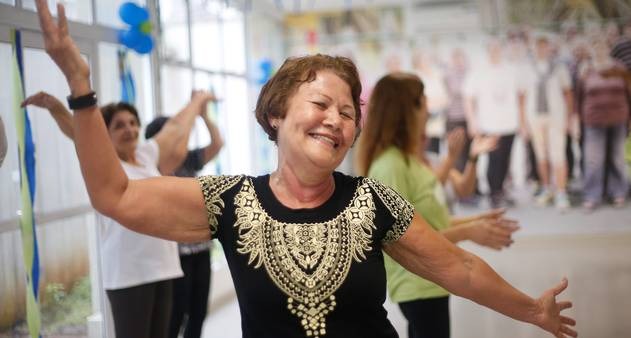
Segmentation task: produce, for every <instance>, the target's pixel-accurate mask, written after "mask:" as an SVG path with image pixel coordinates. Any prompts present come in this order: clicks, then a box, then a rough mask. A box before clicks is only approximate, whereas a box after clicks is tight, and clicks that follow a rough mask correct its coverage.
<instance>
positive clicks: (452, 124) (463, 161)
mask: <svg viewBox="0 0 631 338" xmlns="http://www.w3.org/2000/svg"><path fill="white" fill-rule="evenodd" d="M458 127H462V128H464V131H465V135H466V136H465V141H464V147H462V152H461V153H460V156H458V159H457V160H456V163H455V164H454V167H455V168H456V169H458V171H460V172H464V168H465V167H466V166H467V161H468V160H469V149H470V148H471V141H472V139H471V138H470V137H469V134H468V133H467V121H447V133H449V132H450V131H452V130H454V129H456V128H458Z"/></svg>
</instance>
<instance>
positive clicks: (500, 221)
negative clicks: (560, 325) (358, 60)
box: [357, 73, 518, 338]
mask: <svg viewBox="0 0 631 338" xmlns="http://www.w3.org/2000/svg"><path fill="white" fill-rule="evenodd" d="M423 89H424V88H423V83H422V82H421V80H420V79H419V78H418V77H417V76H416V75H412V74H405V73H395V74H390V75H386V76H385V77H383V78H382V79H381V80H379V82H378V83H377V84H376V86H375V88H374V90H373V92H372V95H371V98H370V102H369V104H368V114H367V120H366V124H365V126H364V131H363V134H362V136H361V138H360V141H359V149H358V163H357V164H358V168H359V174H360V175H367V176H369V177H372V178H375V179H377V180H379V181H381V183H384V184H386V185H388V186H390V187H392V188H393V189H394V190H396V191H397V192H398V193H399V194H401V196H402V197H404V198H405V199H407V200H408V201H409V202H410V203H411V204H412V205H413V206H414V208H415V209H416V210H417V211H418V212H419V213H421V214H422V215H423V218H424V219H425V220H426V221H427V222H428V223H429V224H430V225H431V226H432V227H433V228H434V229H436V230H437V231H440V232H441V233H442V234H443V235H444V236H445V237H446V238H447V239H449V240H450V241H451V242H454V243H456V242H459V241H463V240H472V241H474V242H476V243H478V244H480V245H484V246H488V247H491V248H494V249H501V248H503V247H506V246H508V245H510V244H511V243H512V239H511V234H512V233H513V232H514V231H515V230H517V229H518V227H517V226H516V225H515V224H514V222H512V221H509V220H506V219H504V218H503V217H502V214H503V212H498V211H496V212H490V213H487V214H483V215H480V216H477V217H469V218H466V219H450V216H449V210H448V208H447V205H446V203H445V199H444V191H443V188H442V185H441V183H440V181H439V180H438V179H437V177H436V174H434V172H433V171H432V170H431V169H430V167H429V165H428V163H427V161H426V160H425V159H424V156H418V154H419V150H420V149H419V147H420V145H421V144H423V141H424V130H425V124H426V122H427V116H428V114H427V109H426V102H425V101H426V100H425V96H424V93H423ZM483 148H484V147H476V146H473V147H472V149H473V153H472V154H471V155H472V158H473V159H474V158H476V157H477V155H478V153H477V152H479V151H483V150H484V149H483ZM384 259H385V263H386V264H385V265H386V272H387V277H388V291H389V294H390V298H391V299H392V300H393V301H394V302H397V303H398V304H399V307H400V308H401V311H402V312H403V315H404V316H405V317H406V319H407V320H408V336H409V337H410V338H418V337H431V338H447V337H449V331H450V329H449V293H448V292H447V290H445V289H443V288H441V287H439V286H438V285H436V284H433V283H431V282H429V281H427V280H424V279H422V278H420V277H418V276H416V275H414V274H412V273H410V272H408V271H407V270H406V269H405V268H403V267H402V266H401V265H399V264H397V263H396V262H395V261H394V260H393V259H392V258H390V257H389V256H387V255H385V256H384Z"/></svg>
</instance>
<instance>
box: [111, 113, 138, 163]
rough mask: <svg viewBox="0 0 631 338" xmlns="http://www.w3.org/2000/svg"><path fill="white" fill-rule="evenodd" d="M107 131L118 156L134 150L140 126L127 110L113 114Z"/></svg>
mask: <svg viewBox="0 0 631 338" xmlns="http://www.w3.org/2000/svg"><path fill="white" fill-rule="evenodd" d="M107 130H108V132H109V134H110V139H111V140H112V143H113V144H114V148H116V152H117V153H118V154H119V156H120V154H128V153H130V152H133V151H135V150H136V146H137V145H138V133H139V130H140V126H139V125H138V120H136V116H134V115H133V114H132V113H130V112H129V111H127V110H121V111H119V112H117V113H115V114H114V117H112V121H111V122H110V125H109V127H108V128H107Z"/></svg>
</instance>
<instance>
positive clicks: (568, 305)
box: [558, 301, 572, 311]
mask: <svg viewBox="0 0 631 338" xmlns="http://www.w3.org/2000/svg"><path fill="white" fill-rule="evenodd" d="M558 305H559V311H563V310H565V309H569V308H571V307H572V302H568V301H564V302H559V303H558Z"/></svg>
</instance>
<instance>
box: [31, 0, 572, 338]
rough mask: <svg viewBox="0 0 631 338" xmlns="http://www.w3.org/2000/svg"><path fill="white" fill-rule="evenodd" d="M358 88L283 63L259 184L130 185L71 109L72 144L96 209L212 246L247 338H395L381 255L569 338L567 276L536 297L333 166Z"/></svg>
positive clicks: (348, 77)
mask: <svg viewBox="0 0 631 338" xmlns="http://www.w3.org/2000/svg"><path fill="white" fill-rule="evenodd" d="M37 4H38V15H39V18H40V24H41V26H42V30H43V32H44V37H45V43H46V51H47V52H48V54H49V55H50V56H51V58H52V59H53V60H54V61H55V62H56V63H57V65H58V66H59V68H60V69H61V70H62V72H63V73H64V75H65V76H66V78H67V80H68V84H69V85H70V89H71V92H72V96H74V97H77V96H81V95H85V94H87V93H89V92H90V91H91V88H90V79H89V78H90V70H89V67H88V65H87V64H86V63H85V61H84V60H83V59H82V58H81V56H80V55H79V53H78V51H77V48H76V46H75V44H74V42H73V41H72V39H71V38H70V37H69V35H68V29H67V24H66V19H65V16H64V12H63V6H59V7H58V9H59V22H58V23H55V21H54V19H53V18H52V15H51V14H50V12H49V10H48V7H47V4H46V0H38V2H37ZM360 93H361V85H360V84H359V77H358V75H357V69H356V68H355V66H354V65H353V63H352V62H351V61H350V60H348V59H346V58H342V57H331V56H326V55H315V56H305V57H300V58H294V59H289V60H287V61H286V62H285V63H284V64H283V66H281V67H280V69H279V70H278V72H277V73H276V74H275V75H274V76H273V77H272V78H271V79H270V80H269V81H268V83H267V84H266V85H265V86H264V87H263V89H262V92H261V96H260V98H259V102H258V103H257V109H256V117H257V120H258V121H259V123H260V124H261V125H262V126H263V128H264V129H265V131H266V132H267V133H268V135H269V136H270V138H271V139H272V140H275V141H276V142H277V144H278V148H279V152H278V153H279V155H278V156H279V161H278V168H277V169H276V170H275V171H274V173H272V174H271V175H264V176H259V177H249V176H243V175H237V176H204V177H199V178H197V179H185V178H174V177H156V178H151V179H142V180H134V179H130V177H128V176H127V175H126V173H125V171H123V170H122V168H121V165H120V162H119V161H118V160H117V156H116V151H115V149H114V147H112V146H111V143H109V142H108V135H107V129H106V128H105V126H104V124H103V121H102V119H101V117H100V114H99V109H98V107H96V106H93V107H88V108H84V109H81V110H77V111H75V114H74V124H75V126H76V130H75V143H76V148H77V154H78V156H79V161H80V163H81V168H82V171H83V176H84V180H85V183H86V186H87V190H88V192H89V194H90V198H91V201H92V204H93V205H94V207H95V208H96V209H97V210H99V211H100V212H102V213H103V214H105V215H108V216H109V217H112V218H113V219H115V220H117V221H118V222H119V223H120V224H123V225H124V226H126V227H128V228H130V229H132V230H134V231H136V232H140V233H143V234H148V235H153V236H157V237H162V238H166V239H173V240H178V241H200V240H205V239H208V238H210V237H211V236H212V237H216V238H218V239H219V241H220V242H221V243H222V245H223V247H224V252H225V254H226V258H227V261H228V265H229V267H230V270H231V274H232V277H233V280H234V283H235V289H236V292H237V297H238V299H239V306H240V309H241V318H242V332H243V336H244V337H247V338H250V337H257V338H266V337H270V338H271V337H323V338H324V337H327V338H330V337H345V338H349V337H350V338H354V337H356V338H359V337H380V338H381V337H383V338H394V337H397V333H396V331H395V330H394V328H393V327H392V325H391V324H390V322H389V321H388V319H387V315H386V311H385V310H384V308H383V302H384V301H385V290H386V280H385V271H384V263H383V254H382V249H383V250H384V251H385V252H387V253H388V254H389V255H390V256H391V257H393V258H394V259H395V260H396V261H398V262H399V263H400V264H401V265H403V266H404V267H405V268H407V269H409V270H410V271H412V272H414V273H416V274H418V275H420V276H422V277H424V278H427V279H429V280H431V281H433V282H436V283H437V284H439V285H441V286H443V287H445V288H446V289H448V290H449V291H451V292H453V293H454V294H457V295H461V296H464V297H467V298H469V299H472V300H473V301H475V302H478V303H480V304H482V305H486V306H488V307H490V308H492V309H495V310H497V311H499V312H502V313H504V314H506V315H508V316H511V317H513V318H516V319H518V320H522V321H526V322H529V323H533V324H535V325H538V326H540V327H542V328H543V329H545V330H547V331H549V332H551V333H552V334H554V335H556V336H557V337H564V336H565V335H570V336H576V333H575V332H574V331H573V330H572V329H571V328H569V325H573V320H572V319H570V318H567V317H565V316H562V315H561V314H560V311H561V310H563V309H566V308H568V307H570V306H571V304H570V303H569V302H557V301H556V298H555V297H556V296H557V295H558V294H560V293H561V292H562V291H563V290H564V289H565V288H566V286H567V281H563V282H562V283H561V284H559V285H557V286H556V287H554V288H552V289H550V290H548V291H546V292H545V293H544V294H543V295H542V296H541V297H539V298H538V299H533V298H531V297H529V296H527V295H525V294H523V293H521V292H520V291H518V290H516V289H515V288H513V287H512V286H511V285H510V284H508V283H507V282H506V281H504V280H503V279H502V278H501V277H500V276H498V275H497V274H496V273H495V272H494V271H493V270H492V269H491V268H490V267H489V266H488V265H487V264H486V263H484V262H483V261H482V260H481V259H479V258H478V257H476V256H474V255H472V254H471V253H468V252H466V251H464V250H462V249H460V248H458V247H456V246H454V245H453V244H451V243H450V242H449V241H447V240H446V239H445V238H444V237H442V236H440V235H439V234H437V233H436V232H435V231H433V230H432V229H431V228H430V227H429V226H428V225H427V223H426V222H425V221H424V220H423V218H422V217H421V216H419V215H418V214H416V213H415V212H414V209H413V207H412V205H411V204H410V203H408V202H407V201H405V200H404V199H403V198H401V197H400V196H399V195H398V194H397V193H396V192H394V190H392V189H391V188H388V187H386V186H384V185H382V184H380V183H378V182H376V181H374V180H371V179H368V178H363V177H350V176H346V175H343V174H340V173H336V172H334V170H335V168H336V167H337V165H338V164H339V163H340V162H341V160H342V158H343V157H344V155H346V152H347V151H348V149H349V148H350V146H351V145H352V143H353V139H354V137H355V135H356V134H357V133H356V128H357V126H358V125H359V121H358V119H357V117H359V116H360V115H359V95H360ZM351 107H352V109H351ZM351 111H352V113H353V114H354V115H352V114H351ZM95 144H98V145H100V147H98V149H96V150H95V149H94V146H93V145H95ZM130 317H133V316H130Z"/></svg>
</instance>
